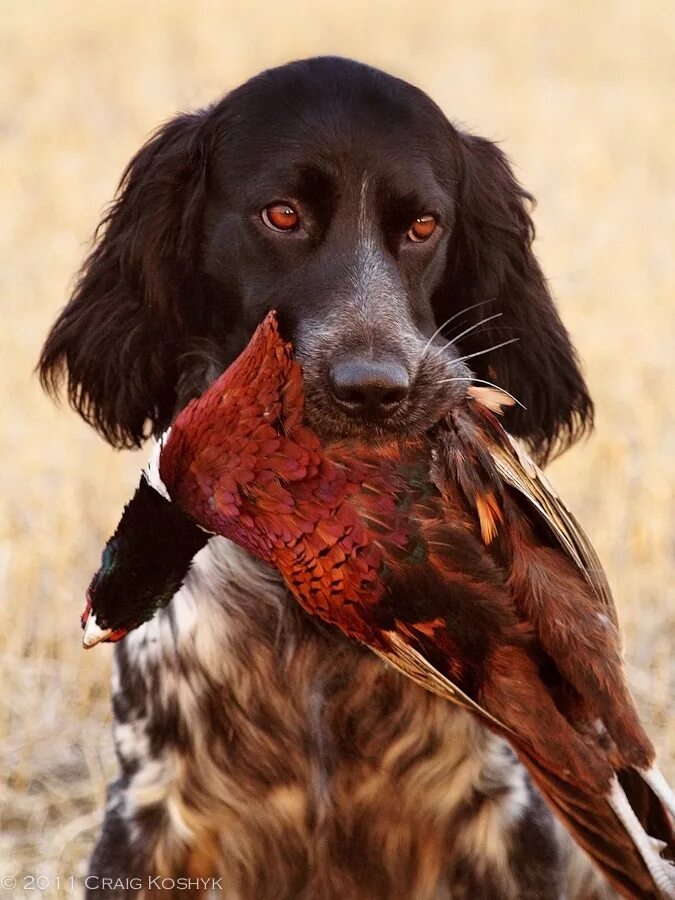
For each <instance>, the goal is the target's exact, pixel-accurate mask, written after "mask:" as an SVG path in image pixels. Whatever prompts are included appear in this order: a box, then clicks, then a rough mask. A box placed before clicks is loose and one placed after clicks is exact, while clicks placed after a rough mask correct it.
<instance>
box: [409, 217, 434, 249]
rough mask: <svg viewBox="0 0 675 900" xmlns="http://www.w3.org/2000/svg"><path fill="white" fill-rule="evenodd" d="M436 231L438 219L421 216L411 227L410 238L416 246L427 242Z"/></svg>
mask: <svg viewBox="0 0 675 900" xmlns="http://www.w3.org/2000/svg"><path fill="white" fill-rule="evenodd" d="M434 231H436V219H435V217H434V216H420V217H419V218H417V219H415V221H414V222H413V223H412V225H411V226H410V230H409V231H408V237H409V238H410V240H411V241H414V242H415V243H416V244H420V243H421V242H422V241H426V240H427V239H428V238H430V237H431V235H432V234H433V233H434Z"/></svg>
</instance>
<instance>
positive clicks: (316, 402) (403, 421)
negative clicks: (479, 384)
mask: <svg viewBox="0 0 675 900" xmlns="http://www.w3.org/2000/svg"><path fill="white" fill-rule="evenodd" d="M472 382H473V377H472V374H471V372H470V371H469V369H468V368H466V366H464V365H462V364H460V365H459V366H455V367H453V372H452V374H448V372H447V371H445V372H444V373H442V374H441V375H440V377H439V374H438V373H424V372H422V373H420V374H419V376H418V377H417V379H416V380H415V382H414V384H413V385H412V388H411V390H410V393H409V395H408V396H407V398H406V399H405V401H403V402H402V403H399V404H396V405H394V406H392V408H391V409H387V408H382V409H380V410H379V411H378V412H377V413H376V414H374V413H373V412H372V411H371V412H365V413H364V412H363V411H359V410H358V409H349V408H348V407H346V406H345V404H343V403H338V402H336V400H335V398H334V397H333V396H331V393H330V391H329V390H328V389H327V385H326V383H325V381H323V380H319V379H316V380H315V379H313V378H311V377H308V378H306V380H305V421H306V423H307V425H308V426H309V427H310V428H311V429H312V430H313V431H315V432H316V433H317V434H318V435H319V437H321V438H323V439H326V440H328V439H333V440H334V439H336V438H337V439H353V440H377V439H389V440H391V439H397V438H404V437H417V436H420V435H422V434H425V433H426V432H428V431H429V430H431V429H432V428H433V427H434V426H435V425H437V424H438V422H439V421H440V420H441V419H443V418H444V417H445V416H446V415H448V413H450V412H451V411H452V410H453V409H455V408H456V407H457V406H458V405H459V404H460V403H462V402H463V400H464V398H465V397H466V395H467V391H468V388H469V387H470V385H471V384H472Z"/></svg>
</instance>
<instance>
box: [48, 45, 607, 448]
mask: <svg viewBox="0 0 675 900" xmlns="http://www.w3.org/2000/svg"><path fill="white" fill-rule="evenodd" d="M529 201H530V197H529V195H528V194H527V192H526V191H525V190H523V188H521V187H520V185H519V184H518V182H517V181H516V179H515V178H514V175H513V173H512V171H511V169H510V167H509V165H508V162H507V160H506V157H505V156H504V154H503V153H502V152H501V150H499V149H498V148H497V147H496V146H495V145H494V144H492V143H490V142H489V141H487V140H484V139H482V138H479V137H474V136H471V135H468V134H465V133H462V132H460V131H458V130H457V129H456V128H454V127H453V126H452V125H451V124H450V123H449V122H448V120H447V119H446V117H445V116H444V114H443V113H442V112H441V110H440V109H439V108H438V107H437V106H436V105H435V104H434V103H433V102H432V101H431V100H430V99H429V98H428V97H427V96H426V95H425V94H423V93H422V92H421V91H419V90H418V89H416V88H414V87H412V86H411V85H409V84H406V83H405V82H403V81H401V80H399V79H396V78H393V77H391V76H389V75H385V74H384V73H382V72H379V71H377V70H375V69H372V68H370V67H368V66H364V65H361V64H358V63H355V62H352V61H349V60H344V59H336V58H319V59H310V60H305V61H302V62H297V63H292V64H289V65H287V66H282V67H280V68H278V69H274V70H270V71H269V72H264V73H262V74H261V75H259V76H257V77H256V78H254V79H252V80H251V81H249V82H247V83H246V84H245V85H243V86H242V87H240V88H238V89H237V90H235V91H233V92H232V93H231V94H229V95H227V96H226V97H225V98H224V99H223V100H222V101H221V102H220V103H218V104H216V105H215V106H212V107H210V108H208V109H205V110H203V111H200V112H197V113H194V114H188V115H181V116H179V117H178V118H176V119H174V120H173V121H171V122H169V123H168V124H167V125H165V126H163V127H162V128H161V129H160V130H159V131H158V132H157V134H156V135H155V136H154V137H153V138H151V140H150V141H149V142H148V143H147V144H146V145H145V146H144V147H143V148H142V149H141V150H140V151H139V153H138V154H137V155H136V156H135V157H134V159H132V161H131V162H130V163H129V166H128V167H127V169H126V171H125V173H124V175H123V178H122V181H121V185H120V189H119V192H118V196H117V199H116V200H115V202H114V204H113V205H112V206H111V208H110V209H109V211H108V212H107V214H106V215H105V217H104V219H103V222H102V224H101V226H100V228H99V231H98V237H97V242H96V244H95V246H94V249H93V251H92V253H91V255H90V256H89V258H88V259H87V260H86V262H85V264H84V266H83V268H82V271H81V273H80V277H79V281H78V283H77V286H76V288H75V291H74V293H73V296H72V298H71V300H70V302H69V303H68V305H67V306H66V307H65V309H64V310H63V312H62V313H61V315H60V316H59V318H58V319H57V321H56V323H55V325H54V326H53V328H52V331H51V333H50V334H49V336H48V338H47V341H46V343H45V346H44V349H43V351H42V356H41V359H40V362H39V371H40V376H41V379H42V383H43V384H44V386H45V387H46V388H47V389H48V390H51V391H52V392H54V391H56V390H57V389H58V387H59V385H60V384H61V382H62V380H64V379H65V381H66V385H67V391H68V396H69V399H70V402H71V403H72V405H73V406H74V407H75V408H76V409H77V410H78V412H79V413H80V414H81V415H82V416H83V417H84V418H85V419H86V420H87V421H88V422H89V423H91V424H92V425H93V426H94V427H95V428H97V429H98V431H99V432H100V433H101V434H102V435H103V436H104V437H105V438H106V439H107V440H108V441H109V442H110V443H112V444H113V445H115V446H120V447H121V446H133V445H138V444H140V443H141V442H142V441H143V440H144V438H145V437H147V435H148V434H149V433H151V432H154V433H158V432H160V431H162V430H163V429H164V428H165V427H166V425H167V424H168V422H169V421H170V420H171V418H172V416H173V415H174V414H175V412H176V410H177V408H179V407H180V406H181V405H183V404H184V403H185V402H186V401H187V400H188V399H189V398H190V397H191V396H193V395H194V394H197V393H200V392H201V391H202V390H203V389H204V387H206V385H207V384H208V382H209V381H210V380H212V379H213V378H214V377H215V376H216V375H217V374H218V373H219V372H220V371H222V369H223V368H225V367H226V366H227V365H228V364H229V363H230V362H231V361H232V360H233V359H234V357H235V356H236V354H237V353H238V352H239V351H240V350H241V349H242V348H243V347H244V346H245V344H246V342H247V340H248V338H249V337H250V335H251V334H252V332H253V329H254V328H255V326H256V325H257V324H258V323H259V322H260V320H261V319H262V317H263V316H264V314H265V312H266V311H267V310H268V309H270V308H276V309H278V311H279V316H280V320H281V321H282V323H283V324H284V327H285V329H286V333H287V335H288V337H290V339H291V340H293V342H294V344H295V346H296V350H297V353H298V358H299V359H300V361H301V362H302V364H303V367H304V369H305V383H306V389H307V398H308V404H307V410H308V415H309V416H310V417H313V418H312V424H313V425H314V426H315V427H316V428H317V429H319V430H321V429H322V428H325V429H326V430H327V431H330V430H334V431H339V432H340V433H342V434H347V433H349V431H350V429H352V427H353V428H357V429H360V430H361V431H364V430H365V431H367V430H368V428H369V426H370V425H371V424H374V423H373V422H371V421H370V420H369V417H368V415H366V414H365V413H364V409H365V408H366V407H365V405H364V404H361V403H360V401H361V399H363V392H362V391H361V388H362V384H361V383H360V382H359V383H358V384H357V385H356V387H357V391H356V393H355V395H354V396H352V395H351V394H350V393H349V390H348V391H347V395H346V399H345V392H344V390H342V392H341V394H340V391H339V390H338V388H339V387H340V386H339V385H338V386H336V382H337V375H336V373H338V374H340V373H342V375H341V377H342V376H344V373H345V371H346V372H347V375H348V376H349V378H352V379H353V378H354V377H357V378H365V380H366V382H367V384H366V388H367V389H368V390H370V391H372V390H373V383H374V384H375V389H377V390H378V391H379V390H381V384H380V383H379V381H378V379H380V375H382V377H383V378H384V379H385V380H386V379H390V380H391V381H392V384H394V388H395V392H396V400H395V402H391V403H390V402H389V399H390V398H389V397H385V399H386V400H387V403H385V404H383V405H381V406H382V408H378V410H377V411H378V413H382V409H383V408H384V406H386V409H385V410H384V413H382V416H381V419H382V421H383V422H384V425H383V424H382V423H379V425H378V427H380V426H381V427H385V426H387V427H390V428H391V429H392V430H398V431H406V430H408V431H414V430H419V429H421V428H423V427H428V424H430V421H431V420H433V418H434V416H438V414H439V410H440V407H439V401H438V395H439V386H442V385H443V384H444V383H446V384H448V383H449V380H450V379H452V378H455V379H456V378H457V377H459V376H462V373H463V374H464V376H465V375H466V372H465V370H462V369H460V368H458V366H459V363H457V362H456V361H457V358H458V357H460V356H468V355H470V354H480V355H476V356H472V358H471V359H470V360H468V365H470V366H471V367H472V369H473V372H474V373H475V375H476V376H477V377H479V378H484V379H488V380H490V381H493V382H495V383H497V384H498V385H501V386H503V387H505V388H506V389H507V390H509V391H511V392H512V393H513V394H514V395H515V396H516V397H517V398H518V399H519V400H520V401H521V402H522V404H523V405H524V407H525V408H522V407H515V408H514V409H512V410H510V411H509V412H508V413H507V419H506V424H507V427H509V429H510V430H511V431H512V432H513V433H515V434H517V435H519V436H521V437H523V438H525V439H526V440H527V441H528V442H529V444H530V446H531V448H532V450H533V452H534V453H535V455H536V456H537V457H538V458H539V459H540V460H545V459H547V458H548V457H549V456H550V455H551V454H552V453H553V452H556V451H559V450H561V449H564V448H565V447H566V446H568V445H569V444H570V443H572V442H573V441H574V440H576V439H577V438H578V437H579V436H580V435H581V434H583V433H584V431H586V430H587V429H589V428H590V427H591V425H592V420H593V406H592V402H591V399H590V397H589V394H588V391H587V388H586V385H585V383H584V379H583V376H582V374H581V372H580V370H579V365H578V361H577V358H576V355H575V352H574V349H573V347H572V345H571V342H570V339H569V336H568V334H567V332H566V331H565V328H564V327H563V325H562V323H561V321H560V318H559V316H558V313H557V311H556V309H555V306H554V304H553V302H552V299H551V296H550V293H549V291H548V288H547V285H546V282H545V280H544V277H543V275H542V273H541V270H540V268H539V265H538V263H537V260H536V259H535V257H534V255H533V253H532V239H533V226H532V222H531V219H530V216H529V213H528V204H529ZM274 202H284V203H289V204H291V205H292V206H293V208H294V209H295V210H296V212H297V213H298V221H299V224H298V227H297V228H295V229H294V230H292V231H291V232H289V233H284V234H280V233H278V232H276V231H275V230H274V229H272V228H270V227H269V223H266V222H265V219H264V216H263V212H264V211H265V210H266V208H267V206H268V205H269V204H272V203H274ZM428 213H432V214H433V216H434V217H435V220H436V221H437V226H438V227H437V228H436V230H435V232H434V233H433V235H432V237H431V238H429V239H428V240H425V241H424V242H413V241H412V239H411V238H410V228H411V223H414V222H415V221H416V219H417V218H418V217H420V216H423V215H425V214H428ZM493 313H494V314H496V313H499V314H500V316H499V318H495V319H492V320H490V321H487V322H484V323H482V324H478V323H479V322H480V320H481V319H484V318H487V317H488V316H490V315H491V314H493ZM451 317H453V318H452V322H451V323H449V325H448V327H447V329H446V330H445V331H443V330H441V334H443V335H445V336H446V337H447V340H448V341H449V342H450V344H452V346H451V347H449V348H446V349H447V352H445V351H444V352H443V354H437V353H429V352H425V349H424V348H425V347H426V346H427V342H428V340H429V338H431V336H432V335H433V333H434V331H435V329H436V328H438V326H441V325H442V323H444V322H445V321H446V320H448V319H450V318H451ZM472 325H476V326H477V327H476V328H475V329H473V330H471V329H470V326H472ZM467 329H468V330H467ZM465 331H466V332H467V333H466V334H464V335H462V336H459V335H460V332H465ZM454 335H458V337H457V338H456V339H454V340H453V336H454ZM511 338H517V342H515V343H511V344H509V345H508V346H504V347H502V348H497V349H490V348H493V347H495V345H496V344H499V343H501V342H504V341H507V340H509V339H511ZM440 340H441V339H440V338H435V339H434V342H433V343H432V347H433V349H434V350H435V349H436V348H437V346H438V342H439V341H440ZM482 351H486V352H484V353H483V352H482ZM340 367H341V368H340ZM354 373H356V375H354ZM363 373H365V375H364V374H363ZM373 373H375V374H374V375H373ZM368 379H370V380H368ZM380 380H381V379H380ZM342 387H344V385H342ZM339 394H340V395H339ZM354 397H355V399H354ZM401 397H402V398H403V399H401ZM368 399H369V400H370V399H372V398H371V397H369V398H368ZM373 408H374V405H373V404H372V403H371V404H370V406H368V409H369V410H371V409H373ZM385 413H386V415H385ZM387 416H388V417H389V418H388V419H387V420H386V421H385V419H386V417H387Z"/></svg>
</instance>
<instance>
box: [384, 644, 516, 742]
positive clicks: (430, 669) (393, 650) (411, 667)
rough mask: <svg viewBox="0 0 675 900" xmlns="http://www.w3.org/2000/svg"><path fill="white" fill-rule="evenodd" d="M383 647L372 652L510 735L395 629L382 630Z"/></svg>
mask: <svg viewBox="0 0 675 900" xmlns="http://www.w3.org/2000/svg"><path fill="white" fill-rule="evenodd" d="M383 637H384V638H385V644H386V645H388V646H385V647H373V648H371V649H373V650H374V651H375V653H377V655H378V656H379V657H380V658H381V659H384V660H385V661H386V662H388V663H389V664H390V665H392V666H393V667H394V668H395V669H398V671H399V672H401V674H402V675H405V676H406V677H407V678H410V680H411V681H414V682H415V683H416V684H418V685H419V686H420V687H423V688H424V689H425V690H427V691H430V692H431V693H432V694H436V696H438V697H442V698H443V699H444V700H449V701H450V702H451V703H455V704H456V705H457V706H461V707H463V708H464V709H466V710H468V711H469V712H472V713H474V714H475V715H477V716H478V717H479V718H480V719H483V720H484V721H485V722H486V723H488V724H490V725H492V727H493V728H496V730H497V731H498V732H499V733H500V734H502V735H504V736H508V735H513V732H512V731H511V729H510V728H509V727H508V726H507V725H506V724H505V723H504V722H502V721H501V720H500V719H498V718H497V717H496V716H493V715H492V714H491V713H489V712H488V711H487V710H486V709H485V708H484V707H483V706H481V705H480V703H477V702H476V701H475V700H473V699H472V698H471V697H470V696H469V695H468V694H467V693H465V691H463V690H462V689H461V688H460V687H459V686H458V685H456V684H454V683H453V682H452V681H451V680H450V679H449V678H447V677H446V676H445V675H443V674H442V673H441V672H439V671H438V669H437V668H436V667H435V666H433V665H432V664H431V663H430V662H429V661H428V660H427V659H426V658H425V657H424V656H423V655H422V653H420V652H419V651H418V650H416V649H415V648H414V647H412V646H411V644H410V642H409V641H407V640H406V639H405V637H403V636H402V635H401V634H399V633H398V632H397V631H387V632H385V633H384V634H383Z"/></svg>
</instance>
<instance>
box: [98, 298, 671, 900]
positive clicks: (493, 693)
mask: <svg viewBox="0 0 675 900" xmlns="http://www.w3.org/2000/svg"><path fill="white" fill-rule="evenodd" d="M504 402H505V399H504V397H503V396H502V395H501V394H499V393H498V392H496V391H492V390H484V389H477V388H473V389H471V391H470V394H469V395H468V396H467V397H466V398H464V399H462V400H461V401H460V402H458V403H457V404H456V406H455V408H454V409H453V411H452V412H451V413H450V414H449V415H448V416H447V418H446V419H445V420H444V421H442V422H441V423H440V424H438V425H437V426H435V427H434V428H433V429H432V430H431V431H430V432H429V433H428V434H427V435H424V436H422V437H419V438H415V439H410V440H397V441H393V440H390V441H382V442H379V443H373V444H370V445H366V444H364V445H358V446H356V445H355V444H354V443H353V442H350V443H339V442H336V443H332V444H330V445H329V446H322V445H321V443H320V442H319V439H318V438H317V436H316V435H315V434H314V433H313V432H312V431H310V430H309V429H308V428H307V427H306V426H305V425H304V424H303V386H302V374H301V369H300V367H299V365H298V364H297V363H296V362H294V360H293V356H292V350H291V346H290V345H289V344H288V343H285V342H284V341H283V340H282V339H281V338H280V336H279V333H278V330H277V325H276V320H275V318H274V316H273V314H270V316H268V318H267V319H266V320H265V322H264V323H263V324H262V325H261V326H260V327H259V328H258V330H257V332H256V334H255V335H254V337H253V339H252V340H251V342H250V344H249V346H248V347H247V348H246V350H245V351H244V352H243V353H242V354H241V356H240V357H239V358H238V359H237V360H236V361H235V363H234V364H233V365H232V366H231V367H230V368H229V369H228V370H227V371H226V372H225V373H224V374H223V375H222V376H221V377H220V378H219V379H218V381H216V382H215V383H214V384H213V385H212V386H211V388H209V390H208V391H207V392H206V393H205V394H204V395H203V396H202V397H200V398H199V399H197V400H195V401H193V402H192V403H190V404H189V405H188V406H187V407H186V408H185V409H184V410H183V412H182V413H181V414H180V415H179V416H178V418H177V419H176V422H175V423H174V425H173V427H172V428H171V429H170V431H169V432H167V434H166V435H165V436H164V437H163V439H162V441H161V442H160V443H159V444H158V447H157V450H156V453H155V457H154V459H153V461H152V462H151V465H150V467H149V469H148V471H147V472H146V473H145V474H144V477H143V478H142V479H141V484H140V486H139V488H138V491H137V493H136V495H135V496H134V498H133V500H132V501H131V503H130V504H129V505H128V507H127V508H126V510H125V512H124V515H123V518H122V520H121V522H120V525H119V527H118V529H117V531H116V533H115V535H114V536H113V538H111V540H110V541H109V543H108V545H107V547H106V549H105V551H104V554H103V560H102V566H101V569H100V571H99V572H98V573H97V575H96V576H95V577H94V580H93V581H92V584H91V587H90V590H89V595H88V602H87V608H86V609H85V612H84V614H83V617H82V622H83V626H84V627H85V635H84V643H85V646H92V645H93V644H95V643H98V642H99V641H102V640H116V639H119V638H120V637H122V636H123V635H124V634H126V632H127V631H128V630H130V629H131V628H133V627H135V626H136V625H139V624H140V623H141V622H143V621H145V620H147V619H148V618H150V617H151V616H152V615H153V614H154V612H155V611H156V609H157V608H158V607H159V606H162V605H165V604H166V603H168V602H169V600H170V598H171V596H172V595H173V594H174V593H175V591H176V590H177V589H178V588H179V587H180V585H181V583H182V581H183V579H184V577H185V575H186V573H187V571H188V569H189V565H190V561H191V560H192V558H193V556H194V555H195V553H196V552H197V551H198V550H199V549H200V548H201V547H202V546H203V545H204V544H205V543H206V541H207V540H208V539H209V537H210V536H211V535H213V534H220V535H223V536H225V537H227V538H229V539H231V540H233V541H235V542H236V543H237V544H239V545H241V546H242V547H244V548H245V549H246V550H248V551H250V552H251V553H254V554H255V555H257V556H259V557H260V558H262V559H263V560H265V561H266V562H268V563H270V564H271V565H273V566H275V567H276V568H277V569H278V570H279V572H280V573H281V575H282V576H283V578H284V580H285V582H286V584H287V586H288V588H289V589H290V591H291V593H292V594H293V596H294V597H295V598H296V600H297V601H298V602H299V603H300V604H301V605H302V607H303V608H304V609H305V610H306V611H307V612H308V613H310V614H312V615H316V616H319V617H320V618H321V619H323V620H324V621H325V622H328V623H330V624H331V625H334V626H337V627H338V628H339V629H340V630H341V631H343V632H344V633H345V634H346V635H348V636H349V637H350V638H352V639H354V640H357V641H360V642H362V643H364V644H366V645H368V646H369V647H370V648H371V649H372V650H374V651H375V652H376V653H377V654H378V655H380V656H381V657H383V658H384V659H386V660H387V661H388V662H389V663H391V664H392V665H394V666H395V667H396V668H397V669H399V670H400V671H401V672H403V673H404V674H405V675H406V676H408V677H409V678H412V679H413V680H414V681H416V682H417V683H419V684H421V685H422V686H423V687H425V688H427V689H428V690H430V691H433V692H434V693H436V694H439V695H440V696H442V697H445V698H447V699H448V700H450V701H452V702H454V703H457V704H459V705H461V706H463V707H465V708H467V709H468V710H470V711H471V712H472V713H474V714H475V715H476V716H477V717H478V718H480V719H481V720H482V721H483V722H485V724H486V725H487V726H488V727H490V728H492V729H493V730H494V731H496V732H497V733H498V734H500V735H502V736H503V737H505V738H506V739H507V740H508V741H509V742H510V743H511V745H512V746H513V747H514V749H515V750H516V752H517V753H518V755H519V757H520V758H521V760H522V762H523V763H524V764H525V766H526V767H527V768H528V770H529V771H530V773H531V775H532V778H533V780H534V781H535V782H536V784H537V785H538V786H539V788H540V789H541V791H542V794H543V795H544V797H545V798H546V799H547V801H548V802H549V804H550V805H551V807H552V808H553V810H554V811H555V812H556V813H557V815H558V816H559V817H560V818H561V819H562V820H563V822H564V823H565V824H566V825H567V827H568V828H569V829H570V831H571V832H572V833H573V834H574V835H575V837H576V839H577V840H578V842H579V843H580V844H581V845H582V846H583V847H584V848H585V849H586V850H587V851H588V853H589V854H590V855H591V856H592V857H593V858H594V859H595V861H596V862H597V864H598V865H599V866H600V867H601V868H602V869H603V871H604V872H605V874H606V875H607V877H608V878H609V879H610V881H611V882H612V883H613V884H614V885H615V886H616V887H617V889H618V890H619V891H620V892H621V893H622V894H623V895H624V896H626V897H632V898H657V897H675V868H674V867H673V866H672V865H671V863H670V862H669V861H667V859H668V860H669V859H672V858H673V855H674V853H675V839H674V835H673V822H672V817H673V816H675V799H674V797H673V794H672V792H671V790H670V788H669V787H668V785H667V784H666V782H665V781H664V779H663V777H662V775H661V774H660V772H659V771H658V769H657V768H656V767H655V766H654V750H653V747H652V745H651V743H650V741H649V739H648V737H647V736H646V734H645V732H644V730H643V728H642V726H641V724H640V722H639V719H638V716H637V712H636V710H635V707H634V704H633V701H632V699H631V697H630V694H629V693H628V690H627V688H626V684H625V678H624V672H623V667H622V662H621V652H620V642H619V634H618V628H617V622H616V613H615V609H614V604H613V601H612V597H611V595H610V592H609V588H608V586H607V583H606V580H605V577H604V574H603V572H602V569H601V567H600V564H599V562H598V560H597V557H596V556H595V553H594V551H593V549H592V547H591V546H590V544H589V542H588V540H587V539H586V537H585V536H584V534H583V533H582V531H581V530H580V528H579V526H578V525H577V523H576V522H575V520H574V518H573V517H572V515H571V514H570V513H569V511H568V510H567V508H566V507H565V506H564V505H563V504H562V502H561V501H560V500H559V498H558V497H557V495H556V494H555V492H554V491H553V489H552V488H551V486H550V485H549V484H548V482H547V480H546V479H545V478H544V476H543V475H542V473H541V472H540V471H539V469H538V468H537V467H536V466H535V465H534V464H533V463H532V462H531V461H530V460H529V459H528V458H527V456H525V455H524V454H523V452H522V451H521V450H520V449H519V448H518V447H517V446H516V445H515V444H514V443H513V442H512V441H511V439H510V438H509V436H508V435H507V434H506V432H505V431H504V430H503V428H502V427H501V425H500V424H499V421H498V419H497V417H496V415H495V412H497V411H498V410H499V407H500V404H503V403H504ZM664 856H666V857H667V859H665V858H664Z"/></svg>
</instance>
